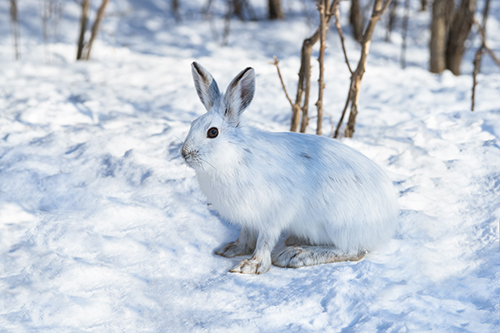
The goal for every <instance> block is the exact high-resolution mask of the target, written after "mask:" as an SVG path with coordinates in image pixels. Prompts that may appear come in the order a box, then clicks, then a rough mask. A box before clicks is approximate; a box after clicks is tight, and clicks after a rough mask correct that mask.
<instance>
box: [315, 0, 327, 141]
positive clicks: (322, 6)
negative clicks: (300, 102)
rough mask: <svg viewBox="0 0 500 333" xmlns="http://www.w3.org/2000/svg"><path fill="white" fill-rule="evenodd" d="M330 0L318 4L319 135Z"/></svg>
mask: <svg viewBox="0 0 500 333" xmlns="http://www.w3.org/2000/svg"><path fill="white" fill-rule="evenodd" d="M329 1H330V0H321V2H320V3H319V4H318V11H319V19H320V23H319V41H320V46H319V57H318V62H319V79H318V101H317V102H316V108H317V110H318V119H317V123H316V134H317V135H321V134H322V132H323V90H324V88H325V82H324V81H325V80H324V73H325V49H326V19H327V15H328V14H329V13H327V12H326V11H327V10H328V6H327V4H328V2H329Z"/></svg>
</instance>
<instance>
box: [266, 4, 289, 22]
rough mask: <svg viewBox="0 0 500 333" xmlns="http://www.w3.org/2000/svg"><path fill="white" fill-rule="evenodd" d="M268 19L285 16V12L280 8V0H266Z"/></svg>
mask: <svg viewBox="0 0 500 333" xmlns="http://www.w3.org/2000/svg"><path fill="white" fill-rule="evenodd" d="M267 3H268V8H269V19H270V20H281V19H284V18H285V13H284V12H283V9H282V8H281V0H268V2H267Z"/></svg>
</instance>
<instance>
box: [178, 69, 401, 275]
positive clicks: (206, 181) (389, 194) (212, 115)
mask: <svg viewBox="0 0 500 333" xmlns="http://www.w3.org/2000/svg"><path fill="white" fill-rule="evenodd" d="M192 73H193V79H194V84H195V86H196V91H197V93H198V96H199V97H200V100H201V102H202V103H203V105H204V106H205V108H206V109H207V111H208V112H207V113H206V114H204V115H203V116H201V117H199V118H198V119H196V120H195V121H193V123H192V124H191V129H190V131H189V134H188V136H187V138H186V140H185V142H184V144H183V145H182V150H181V154H182V157H183V158H184V159H185V161H186V163H187V164H188V165H189V166H191V167H192V168H194V170H195V171H196V175H197V178H198V182H199V184H200V188H201V190H202V192H203V193H204V194H205V196H206V197H207V199H208V200H209V202H211V203H212V205H213V207H214V208H215V209H216V210H217V211H218V212H219V214H220V216H221V217H223V218H224V219H226V220H228V221H229V222H231V223H234V224H238V225H240V226H241V233H240V235H239V237H238V239H237V240H236V241H234V242H230V243H228V244H226V245H224V246H222V247H221V248H220V249H219V250H217V251H216V254H219V255H222V256H225V257H235V256H239V255H247V254H251V253H253V255H252V257H251V258H250V259H248V260H243V261H241V262H240V263H238V264H237V265H236V266H234V267H233V268H231V270H230V272H235V273H247V274H261V273H265V272H267V271H268V270H269V269H270V267H271V263H273V264H274V265H276V266H281V267H301V266H311V265H318V264H325V263H332V262H338V261H357V260H360V259H361V258H362V257H363V256H364V255H365V253H366V252H367V251H370V250H372V249H374V248H375V247H377V246H378V245H380V244H383V243H385V242H387V241H388V240H389V239H390V238H391V236H392V234H393V232H394V229H395V227H396V222H397V218H398V205H397V199H396V196H395V191H394V188H393V185H392V183H391V181H390V180H389V178H388V177H387V176H386V175H385V174H384V172H383V171H382V170H381V169H380V168H379V167H378V166H377V165H376V164H375V163H374V162H372V161H371V160H369V159H368V158H367V157H365V156H364V155H362V154H361V153H359V152H357V151H355V150H354V149H352V148H349V147H347V146H345V145H344V144H342V143H339V142H338V141H335V140H333V139H329V138H325V137H320V136H316V135H308V134H298V133H292V132H290V133H271V132H265V131H261V130H259V129H256V128H253V127H250V126H245V125H244V124H242V123H240V115H241V113H242V112H243V111H244V110H245V109H246V108H247V106H248V105H249V104H250V102H251V101H252V98H253V95H254V91H255V73H254V70H253V68H250V67H249V68H246V69H245V70H243V71H242V72H240V73H239V74H238V75H237V76H236V77H235V78H234V79H233V81H232V82H231V83H230V85H229V87H228V88H227V91H226V93H225V94H224V95H223V94H221V93H220V91H219V88H218V86H217V83H216V82H215V80H214V79H213V77H212V75H210V73H209V72H208V71H207V70H206V69H204V68H203V67H202V66H200V65H199V64H198V63H196V62H194V63H193V64H192ZM282 232H288V233H289V234H290V237H289V238H288V239H287V241H286V245H287V246H286V247H285V248H284V249H283V250H282V251H280V252H279V253H277V254H275V255H274V256H273V257H272V258H271V252H272V250H273V249H274V247H275V245H276V243H277V241H278V239H279V237H280V234H281V233H282Z"/></svg>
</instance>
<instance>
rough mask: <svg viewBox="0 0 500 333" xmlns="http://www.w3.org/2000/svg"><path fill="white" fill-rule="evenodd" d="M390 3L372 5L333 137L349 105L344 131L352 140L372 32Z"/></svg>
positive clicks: (386, 1)
mask: <svg viewBox="0 0 500 333" xmlns="http://www.w3.org/2000/svg"><path fill="white" fill-rule="evenodd" d="M390 3H391V0H385V2H384V0H375V3H374V4H373V11H372V16H371V18H370V21H369V22H368V25H367V27H366V30H365V33H364V34H363V40H362V43H361V56H360V58H359V61H358V66H357V67H356V70H355V71H354V73H353V74H352V76H351V84H350V86H349V94H348V96H347V101H346V104H345V107H344V111H343V112H342V115H341V118H340V120H339V123H338V125H337V130H336V131H335V134H334V136H335V137H337V136H338V131H339V129H340V127H341V126H342V121H343V119H344V116H345V112H346V110H347V107H348V105H349V104H350V105H351V112H350V114H349V120H348V123H347V127H346V129H345V136H346V137H348V138H352V135H353V134H354V126H355V123H356V116H357V114H358V99H359V92H360V88H361V80H362V79H363V74H364V73H365V68H366V60H367V57H368V54H369V52H370V44H371V39H372V36H373V32H374V31H375V26H376V25H377V22H378V21H379V20H380V17H381V15H382V14H383V13H384V12H385V10H386V9H387V7H388V6H389V4H390Z"/></svg>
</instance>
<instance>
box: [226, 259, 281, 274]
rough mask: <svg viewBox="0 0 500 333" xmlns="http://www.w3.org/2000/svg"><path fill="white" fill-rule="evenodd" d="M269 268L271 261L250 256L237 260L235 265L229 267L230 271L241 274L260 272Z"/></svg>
mask: <svg viewBox="0 0 500 333" xmlns="http://www.w3.org/2000/svg"><path fill="white" fill-rule="evenodd" d="M270 268H271V262H270V261H265V260H262V259H256V258H251V259H248V260H246V259H245V260H243V261H241V262H239V263H238V264H237V265H236V266H234V267H233V268H231V269H230V270H229V271H230V272H231V273H242V274H262V273H265V272H267V271H268V270H269V269H270Z"/></svg>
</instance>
